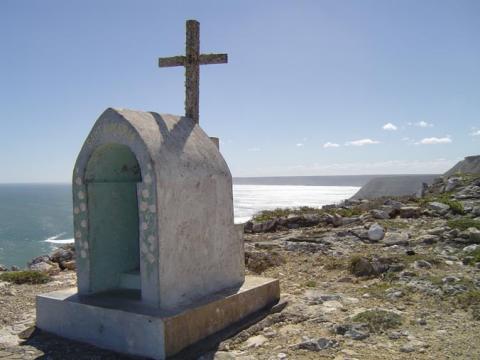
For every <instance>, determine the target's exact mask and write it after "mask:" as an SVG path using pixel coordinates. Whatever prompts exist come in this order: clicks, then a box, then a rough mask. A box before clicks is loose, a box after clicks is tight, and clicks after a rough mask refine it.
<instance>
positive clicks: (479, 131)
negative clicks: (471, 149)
mask: <svg viewBox="0 0 480 360" xmlns="http://www.w3.org/2000/svg"><path fill="white" fill-rule="evenodd" d="M470 135H472V136H480V130H477V131H473V132H472V133H471V134H470Z"/></svg>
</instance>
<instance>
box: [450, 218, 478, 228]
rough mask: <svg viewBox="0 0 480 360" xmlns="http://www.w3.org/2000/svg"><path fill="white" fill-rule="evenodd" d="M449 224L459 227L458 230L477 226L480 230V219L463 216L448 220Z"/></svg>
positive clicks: (452, 226)
mask: <svg viewBox="0 0 480 360" xmlns="http://www.w3.org/2000/svg"><path fill="white" fill-rule="evenodd" d="M447 225H448V226H450V227H451V228H453V229H458V230H462V231H464V230H467V229H468V228H471V227H473V228H477V229H479V230H480V221H479V220H474V219H470V218H466V217H464V218H461V219H454V220H449V221H448V222H447Z"/></svg>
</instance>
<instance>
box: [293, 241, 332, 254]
mask: <svg viewBox="0 0 480 360" xmlns="http://www.w3.org/2000/svg"><path fill="white" fill-rule="evenodd" d="M284 248H285V250H286V251H299V252H308V253H316V252H319V251H324V250H326V249H328V245H326V244H316V243H313V242H306V241H303V242H296V241H295V242H293V241H287V242H286V243H285V247H284Z"/></svg>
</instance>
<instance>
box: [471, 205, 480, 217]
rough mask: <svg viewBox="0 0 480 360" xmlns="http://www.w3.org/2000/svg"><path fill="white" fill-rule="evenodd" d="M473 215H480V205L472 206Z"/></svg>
mask: <svg viewBox="0 0 480 360" xmlns="http://www.w3.org/2000/svg"><path fill="white" fill-rule="evenodd" d="M472 214H473V216H480V206H475V207H473V208H472Z"/></svg>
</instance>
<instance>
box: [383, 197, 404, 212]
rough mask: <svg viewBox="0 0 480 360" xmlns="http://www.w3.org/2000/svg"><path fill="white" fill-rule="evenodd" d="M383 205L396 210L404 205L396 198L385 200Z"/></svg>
mask: <svg viewBox="0 0 480 360" xmlns="http://www.w3.org/2000/svg"><path fill="white" fill-rule="evenodd" d="M383 205H386V206H391V207H392V208H394V209H396V210H400V209H401V208H402V207H403V206H405V205H404V204H403V203H401V202H400V201H397V200H392V199H388V200H386V201H385V202H384V203H383Z"/></svg>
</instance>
